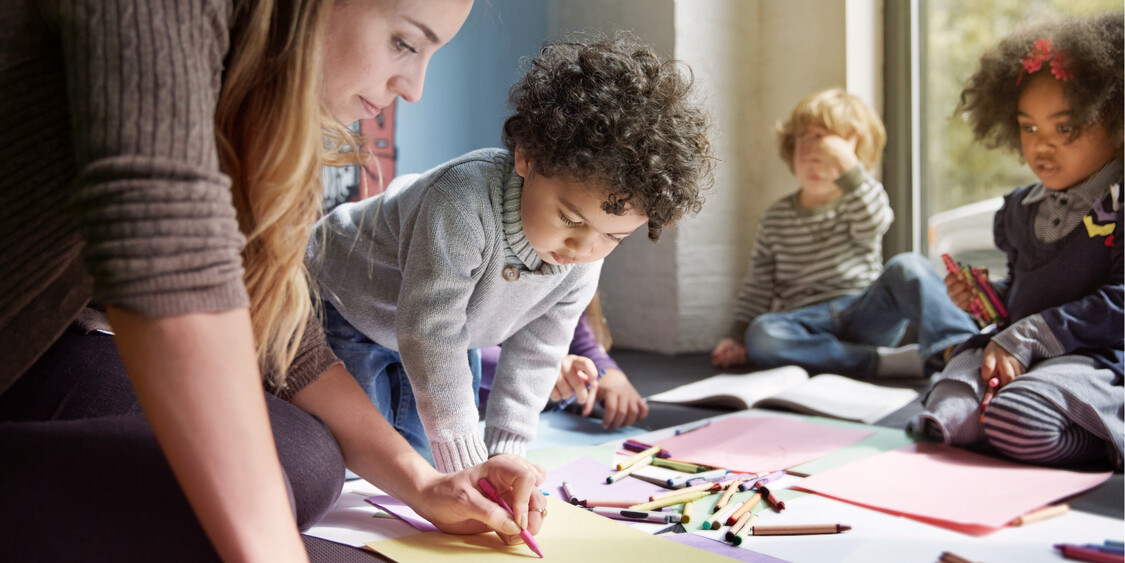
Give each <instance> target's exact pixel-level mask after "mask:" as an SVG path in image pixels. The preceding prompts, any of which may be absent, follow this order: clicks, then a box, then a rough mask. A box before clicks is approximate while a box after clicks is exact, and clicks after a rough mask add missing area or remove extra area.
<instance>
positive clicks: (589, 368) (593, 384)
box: [551, 354, 598, 408]
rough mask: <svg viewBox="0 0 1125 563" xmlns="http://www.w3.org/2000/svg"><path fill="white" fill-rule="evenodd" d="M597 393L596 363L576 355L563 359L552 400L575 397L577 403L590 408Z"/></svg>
mask: <svg viewBox="0 0 1125 563" xmlns="http://www.w3.org/2000/svg"><path fill="white" fill-rule="evenodd" d="M597 392H598V367H597V366H596V365H594V361H593V360H591V359H590V358H587V357H585V356H577V355H574V354H568V355H567V356H566V357H565V358H563V361H562V369H561V373H560V374H559V378H558V380H556V381H555V388H554V389H552V390H551V400H552V401H561V400H563V399H566V398H567V397H570V396H571V395H575V400H576V401H578V402H579V403H581V404H583V405H588V406H590V405H593V404H594V403H593V400H592V399H593V398H594V397H596V396H597ZM587 401H589V402H587ZM591 408H593V407H592V406H591Z"/></svg>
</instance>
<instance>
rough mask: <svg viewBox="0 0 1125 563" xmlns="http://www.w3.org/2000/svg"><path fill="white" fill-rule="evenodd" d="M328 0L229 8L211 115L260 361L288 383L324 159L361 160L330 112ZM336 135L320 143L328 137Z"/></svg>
mask: <svg viewBox="0 0 1125 563" xmlns="http://www.w3.org/2000/svg"><path fill="white" fill-rule="evenodd" d="M332 4H333V0H281V1H277V0H256V1H255V0H246V1H240V2H238V3H237V5H236V7H235V13H234V25H233V26H232V29H233V31H232V35H231V46H230V51H229V54H228V57H227V64H226V70H225V74H224V76H223V87H222V92H221V94H220V96H219V101H218V107H217V110H216V114H215V120H216V133H215V135H216V138H217V141H218V147H219V157H220V160H221V162H222V166H223V171H224V172H226V173H227V174H229V175H230V177H231V184H232V187H231V191H232V195H233V200H234V206H235V209H236V211H237V213H238V221H239V226H240V228H241V229H242V232H243V233H244V234H245V235H246V239H247V240H246V247H245V249H244V250H243V251H242V258H243V264H244V267H245V269H246V273H245V278H244V280H245V283H246V290H247V292H248V293H249V294H250V315H251V319H252V321H253V326H254V337H255V340H256V342H257V350H258V364H259V366H260V367H261V369H262V373H263V376H266V377H267V383H268V384H270V385H271V386H272V387H273V388H274V389H275V390H281V389H284V388H285V380H286V376H287V374H288V369H289V366H290V364H291V363H292V362H293V360H294V358H295V357H296V355H297V350H298V347H299V345H300V342H301V339H302V338H303V336H304V333H305V323H306V322H307V321H308V318H309V315H310V313H311V311H312V305H311V301H310V297H309V282H308V274H307V271H306V269H305V266H304V256H305V246H306V245H307V243H308V238H309V233H310V229H311V227H312V225H313V223H314V222H315V221H316V218H317V215H318V212H319V210H320V206H321V202H322V201H323V187H322V185H321V179H320V178H321V176H320V168H321V165H322V164H333V165H338V164H343V163H345V162H347V161H358V160H362V157H363V155H362V154H361V153H360V152H359V151H355V150H352V149H354V148H355V147H359V146H360V144H359V143H360V141H361V139H359V138H358V137H357V136H356V135H355V134H353V133H352V132H350V131H348V130H347V129H346V128H344V127H343V126H342V125H341V124H339V123H337V122H335V121H333V120H331V119H326V118H325V116H326V115H327V113H326V112H325V111H323V105H322V103H321V100H320V89H319V85H320V79H321V64H322V54H323V53H322V44H323V40H324V36H325V33H326V31H325V30H326V27H327V21H328V18H329V15H330V12H331V10H332ZM326 135H327V136H328V137H329V138H330V139H331V140H332V141H331V142H330V143H328V144H329V145H330V146H331V147H333V148H332V149H330V150H326V149H325V146H326V144H325V136H326Z"/></svg>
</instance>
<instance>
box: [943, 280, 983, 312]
mask: <svg viewBox="0 0 1125 563" xmlns="http://www.w3.org/2000/svg"><path fill="white" fill-rule="evenodd" d="M945 292H946V293H947V294H948V295H949V299H950V300H951V301H953V304H954V305H956V306H957V307H958V308H960V309H961V310H962V311H965V312H966V313H971V312H972V303H973V298H974V297H976V292H975V291H973V287H972V286H970V285H969V283H968V282H966V281H965V276H963V275H962V274H961V272H957V273H953V272H950V273H948V274H946V276H945Z"/></svg>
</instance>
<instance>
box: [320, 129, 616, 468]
mask: <svg viewBox="0 0 1125 563" xmlns="http://www.w3.org/2000/svg"><path fill="white" fill-rule="evenodd" d="M522 188H523V179H522V178H520V176H519V175H518V174H516V173H515V171H514V170H513V163H512V157H511V155H510V154H509V153H508V152H507V151H503V150H499V149H485V150H479V151H475V152H472V153H469V154H467V155H465V156H463V157H461V158H458V159H455V160H452V161H450V162H448V163H446V164H443V165H441V166H438V167H437V168H434V169H433V170H430V171H428V172H426V173H425V174H423V175H421V176H412V177H408V178H400V179H398V180H396V181H395V182H393V183H392V184H391V187H390V188H389V189H388V192H387V193H386V194H384V195H382V196H378V197H375V198H371V199H368V200H364V201H361V202H357V203H352V204H345V205H342V206H340V207H338V208H337V209H336V210H335V211H333V212H332V213H331V214H329V215H328V216H326V217H325V218H324V219H322V220H321V221H320V222H319V223H318V224H317V228H316V230H315V231H314V232H313V236H312V241H311V243H310V246H309V254H308V257H309V264H310V270H311V271H312V272H313V274H314V275H315V276H316V278H317V281H318V285H319V288H320V292H321V297H322V298H323V299H325V300H327V301H328V302H330V303H331V304H332V305H333V306H334V307H335V308H336V309H337V310H339V312H340V314H341V315H343V317H344V318H345V319H347V320H348V322H350V323H351V324H352V325H353V326H354V327H355V328H356V329H358V330H359V331H361V332H363V333H364V334H366V335H367V336H368V337H369V338H371V339H372V340H373V341H375V342H377V343H379V344H380V345H382V346H385V347H387V348H391V349H394V350H397V351H398V352H399V353H400V354H401V356H402V363H403V366H404V367H405V368H406V373H407V375H408V376H409V378H410V383H411V385H412V386H413V388H414V395H415V397H416V399H417V401H418V410H419V414H420V416H421V419H422V424H423V426H424V427H425V429H426V435H427V436H428V437H429V440H430V445H431V447H432V449H433V454H434V462H435V464H436V465H437V467H438V469H439V470H442V471H456V470H458V469H461V468H464V467H469V466H472V465H476V464H478V463H480V462H482V461H484V460H485V459H486V458H487V457H488V455H491V454H497V453H512V454H517V455H522V454H523V453H524V451H525V446H526V443H527V442H528V441H530V440H532V439H533V438H534V437H535V431H536V427H537V425H538V420H539V416H538V415H539V411H540V410H542V408H543V406H544V405H545V404H546V402H547V398H548V395H549V394H550V391H551V388H552V387H553V385H554V382H555V379H556V378H557V376H558V369H559V363H560V361H561V359H562V358H563V356H564V355H565V354H566V352H567V348H568V346H569V344H570V339H571V336H572V335H573V334H574V327H575V325H576V324H577V322H578V317H579V315H581V313H582V311H583V309H585V307H586V305H587V304H589V302H590V299H592V298H593V295H594V291H595V289H596V287H597V282H598V275H599V273H600V271H601V261H598V262H594V263H590V264H575V265H569V266H553V265H550V264H546V263H544V262H542V261H541V260H540V259H539V257H538V255H536V254H535V251H534V250H533V249H532V248H531V246H530V245H528V242H527V239H526V238H525V237H524V232H523V226H522V223H521V221H520V196H521V194H522ZM508 266H514V267H515V268H516V269H518V270H519V271H520V275H519V278H518V279H517V280H514V281H507V280H506V279H505V277H504V269H505V267H508ZM499 343H503V344H504V347H503V349H502V351H501V355H500V363H499V365H498V366H497V370H496V378H495V380H494V382H493V386H492V391H491V394H490V396H489V399H488V412H487V414H486V416H485V420H486V428H485V432H484V438H483V440H482V438H481V436H480V431H479V430H478V426H477V422H478V415H477V410H476V407H475V406H474V402H473V390H472V376H471V373H470V371H469V366H468V363H467V362H466V361H465V352H466V350H468V349H469V348H480V347H484V346H492V345H495V344H499Z"/></svg>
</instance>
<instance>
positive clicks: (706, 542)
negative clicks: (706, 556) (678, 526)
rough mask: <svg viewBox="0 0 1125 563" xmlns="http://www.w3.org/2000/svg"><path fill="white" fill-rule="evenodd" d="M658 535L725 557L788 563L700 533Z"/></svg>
mask: <svg viewBox="0 0 1125 563" xmlns="http://www.w3.org/2000/svg"><path fill="white" fill-rule="evenodd" d="M656 537H658V538H665V539H669V540H672V541H674V542H676V543H682V544H684V545H690V546H691V547H694V548H697V549H702V550H704V551H709V552H711V553H714V554H716V555H722V556H723V557H730V558H731V559H735V560H738V561H749V562H750V563H787V562H786V561H785V560H784V559H778V558H776V557H771V556H769V555H766V554H764V553H758V552H757V551H750V550H749V549H744V548H741V547H736V546H734V545H732V544H729V543H727V542H722V541H715V540H713V539H710V538H707V537H704V536H701V535H699V534H691V533H687V534H661V535H659V536H656Z"/></svg>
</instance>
